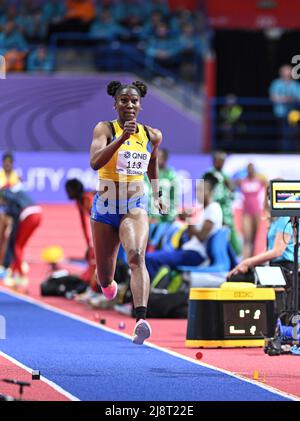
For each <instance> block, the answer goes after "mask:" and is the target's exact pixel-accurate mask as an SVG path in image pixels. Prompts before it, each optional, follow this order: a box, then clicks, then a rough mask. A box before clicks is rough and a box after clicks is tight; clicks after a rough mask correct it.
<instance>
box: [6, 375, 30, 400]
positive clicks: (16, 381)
mask: <svg viewBox="0 0 300 421" xmlns="http://www.w3.org/2000/svg"><path fill="white" fill-rule="evenodd" d="M2 381H3V382H4V383H10V384H15V385H17V386H19V398H18V399H14V398H11V397H10V396H6V395H1V397H2V399H1V400H18V401H21V400H22V396H23V389H24V387H26V386H30V385H31V384H30V383H28V382H22V381H19V380H15V379H2Z"/></svg>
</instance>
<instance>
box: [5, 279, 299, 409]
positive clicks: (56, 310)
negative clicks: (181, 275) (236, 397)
mask: <svg viewBox="0 0 300 421" xmlns="http://www.w3.org/2000/svg"><path fill="white" fill-rule="evenodd" d="M0 291H1V292H3V293H5V294H7V295H11V296H13V297H15V298H19V299H20V300H23V301H27V302H29V303H31V304H34V305H36V306H38V307H41V308H44V309H46V310H49V311H53V312H54V313H58V314H61V315H63V316H66V317H69V318H71V319H73V320H77V321H80V322H83V323H86V324H88V325H90V326H93V327H96V328H97V329H100V330H104V331H106V332H110V333H113V334H115V335H118V336H122V337H123V338H126V339H130V340H132V337H131V336H130V335H128V334H127V333H121V332H118V331H117V330H114V329H112V328H109V327H107V326H103V325H99V324H98V323H96V322H93V321H91V320H87V319H85V318H84V317H82V316H78V315H76V314H73V313H70V312H68V311H66V310H61V309H59V308H57V307H54V306H52V305H50V304H45V303H43V302H41V301H39V300H37V299H36V298H31V297H25V296H24V295H22V294H19V293H18V292H15V291H7V290H4V289H2V288H1V287H0ZM145 345H147V346H148V347H150V348H154V349H156V350H159V351H161V352H164V353H166V354H169V355H172V356H173V357H177V358H181V359H182V360H186V361H189V362H191V363H193V364H196V365H201V366H203V367H207V368H210V369H212V370H215V371H219V372H220V373H224V374H227V375H228V376H231V377H234V378H236V379H239V380H242V381H244V382H246V383H251V384H253V385H255V386H257V387H260V388H262V389H265V390H268V391H269V392H272V393H274V394H276V395H279V396H283V397H285V398H288V399H291V400H294V401H300V397H299V396H296V395H293V394H291V393H287V392H283V391H281V390H279V389H276V388H275V387H273V386H269V385H264V384H261V383H260V382H258V381H255V380H252V379H247V378H245V377H244V376H240V375H239V374H236V373H233V372H231V371H228V370H225V369H223V368H219V367H215V366H213V365H210V364H207V363H203V362H200V361H196V360H194V359H193V358H191V357H187V356H185V355H182V354H179V353H178V352H175V351H171V350H169V349H165V348H162V347H160V346H158V345H154V344H152V343H150V342H145Z"/></svg>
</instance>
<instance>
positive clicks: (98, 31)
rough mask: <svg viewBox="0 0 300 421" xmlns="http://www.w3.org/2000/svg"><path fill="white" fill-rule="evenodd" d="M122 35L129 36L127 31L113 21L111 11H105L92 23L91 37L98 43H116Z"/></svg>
mask: <svg viewBox="0 0 300 421" xmlns="http://www.w3.org/2000/svg"><path fill="white" fill-rule="evenodd" d="M122 35H124V36H125V35H127V31H126V30H125V29H124V28H123V27H122V26H121V25H119V24H118V23H117V22H115V20H114V19H113V17H112V15H111V12H110V11H109V10H104V11H103V12H101V13H100V15H99V16H98V18H97V19H96V20H95V21H94V22H93V23H92V25H91V28H90V36H91V38H92V39H96V40H98V41H104V42H109V41H115V40H117V39H118V38H119V37H121V36H122Z"/></svg>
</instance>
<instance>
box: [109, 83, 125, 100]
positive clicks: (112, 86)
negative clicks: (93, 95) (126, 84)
mask: <svg viewBox="0 0 300 421" xmlns="http://www.w3.org/2000/svg"><path fill="white" fill-rule="evenodd" d="M121 85H122V83H121V82H119V81H118V80H113V81H111V82H109V84H108V85H107V93H108V95H110V96H113V97H115V95H116V93H117V90H118V89H119V88H120V87H121Z"/></svg>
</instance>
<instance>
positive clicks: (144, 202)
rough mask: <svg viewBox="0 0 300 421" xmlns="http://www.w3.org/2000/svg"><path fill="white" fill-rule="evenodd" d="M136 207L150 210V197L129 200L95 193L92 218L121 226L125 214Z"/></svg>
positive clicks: (116, 226) (117, 226)
mask: <svg viewBox="0 0 300 421" xmlns="http://www.w3.org/2000/svg"><path fill="white" fill-rule="evenodd" d="M135 208H140V209H144V210H145V213H147V212H148V198H147V196H146V195H143V196H136V197H130V198H128V199H127V200H126V199H123V200H108V199H107V198H105V199H104V198H103V197H102V196H101V195H100V194H99V193H96V194H95V197H94V200H93V206H92V210H91V219H92V220H93V221H96V222H102V223H103V224H109V225H113V226H114V227H115V228H117V229H118V228H119V226H120V223H121V220H122V218H123V217H124V215H127V214H128V213H130V212H132V213H134V209H135Z"/></svg>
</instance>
